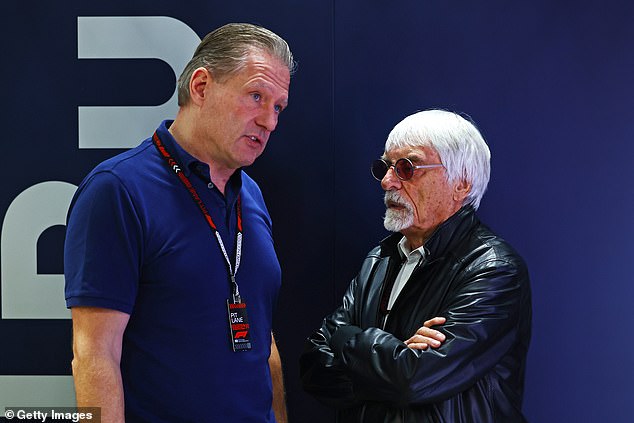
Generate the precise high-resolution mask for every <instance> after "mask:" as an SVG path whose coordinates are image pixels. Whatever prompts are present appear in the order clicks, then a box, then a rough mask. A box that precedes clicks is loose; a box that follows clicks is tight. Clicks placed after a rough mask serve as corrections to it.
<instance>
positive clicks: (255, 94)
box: [251, 93, 262, 101]
mask: <svg viewBox="0 0 634 423" xmlns="http://www.w3.org/2000/svg"><path fill="white" fill-rule="evenodd" d="M251 96H252V97H253V99H254V100H255V101H260V100H261V99H262V96H261V95H260V94H258V93H253V94H251Z"/></svg>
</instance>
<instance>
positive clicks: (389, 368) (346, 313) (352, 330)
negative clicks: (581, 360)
mask: <svg viewBox="0 0 634 423" xmlns="http://www.w3.org/2000/svg"><path fill="white" fill-rule="evenodd" d="M368 260H369V259H366V262H365V263H364V266H366V267H367V266H370V265H371V264H369V263H368ZM367 271H368V269H365V270H364V269H363V268H362V270H361V272H360V273H359V276H357V278H355V280H353V281H352V283H351V284H350V286H349V287H348V290H347V291H346V293H345V295H344V298H343V304H342V305H341V306H340V307H339V308H338V309H337V310H335V312H333V313H332V314H330V315H329V316H327V317H326V318H325V319H324V321H323V324H322V327H321V328H320V329H319V330H317V331H316V332H315V333H314V334H313V335H312V336H311V337H310V338H309V339H308V342H307V346H306V351H305V353H304V355H303V356H302V359H301V372H302V380H303V384H304V389H305V390H306V391H308V392H310V393H312V394H313V395H315V396H316V397H318V398H319V399H320V400H322V401H323V402H326V403H330V404H331V405H335V406H338V407H345V406H348V405H353V404H354V403H356V402H359V401H387V402H391V403H393V404H394V405H396V406H407V405H413V404H426V403H433V402H438V401H442V400H445V399H447V398H450V397H452V396H454V395H456V394H457V393H459V392H462V391H464V390H466V389H468V388H470V387H471V386H473V385H474V384H475V383H476V382H477V381H478V380H479V379H481V378H483V377H484V375H485V374H486V373H487V372H489V371H491V370H492V369H493V368H494V367H495V366H496V365H497V364H498V363H500V362H501V361H502V360H504V359H505V356H507V355H508V354H509V351H510V350H511V349H512V348H514V345H516V344H517V337H518V335H519V334H520V333H521V331H520V330H519V327H520V325H523V324H524V323H525V322H523V320H525V319H526V318H527V312H526V310H530V306H527V304H529V302H530V292H529V291H528V274H527V271H526V268H525V265H524V263H523V262H522V261H521V259H519V258H518V257H516V256H513V255H505V254H501V255H498V254H496V253H495V252H494V251H489V252H488V254H483V255H480V256H479V257H478V258H477V259H476V260H474V261H473V262H471V263H470V264H465V265H464V267H462V268H461V269H460V271H457V272H454V273H451V272H449V273H451V274H448V275H447V279H446V280H444V281H443V283H446V284H448V286H449V288H448V289H447V292H446V295H445V298H444V300H443V302H442V304H439V307H438V308H437V309H436V310H434V313H435V315H426V316H420V318H421V319H422V320H421V321H420V325H421V326H422V324H423V322H424V321H425V320H427V319H429V318H432V317H435V316H443V317H446V318H447V322H446V323H445V324H444V325H443V326H442V327H441V328H438V329H439V330H441V331H442V332H443V333H444V334H445V335H446V336H447V339H446V341H445V342H444V343H443V344H442V346H441V347H440V348H437V349H427V350H425V351H421V350H412V349H410V348H408V347H407V346H406V345H405V343H404V339H398V338H396V337H395V336H394V335H392V334H391V333H389V332H386V331H384V330H381V329H379V328H377V327H359V323H358V322H359V319H358V316H359V315H360V314H359V313H363V310H362V308H363V307H364V306H365V304H363V301H364V296H363V295H364V291H363V289H361V285H362V282H361V280H362V279H360V276H361V275H363V274H364V272H367ZM370 273H372V272H371V271H370ZM365 274H366V275H367V274H369V273H365ZM527 307H528V308H527ZM413 312H415V310H414V311H413ZM528 318H529V319H530V311H528ZM411 335H413V333H412V334H410V336H411Z"/></svg>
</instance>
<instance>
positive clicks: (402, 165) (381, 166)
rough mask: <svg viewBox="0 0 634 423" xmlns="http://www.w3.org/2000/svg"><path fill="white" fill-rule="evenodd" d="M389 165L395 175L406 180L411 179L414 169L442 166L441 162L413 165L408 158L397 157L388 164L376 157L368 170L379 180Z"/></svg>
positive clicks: (388, 168)
mask: <svg viewBox="0 0 634 423" xmlns="http://www.w3.org/2000/svg"><path fill="white" fill-rule="evenodd" d="M391 167H393V168H394V172H395V173H396V176H398V178H399V179H400V180H401V181H407V180H408V179H412V176H414V171H415V170H416V169H431V168H433V167H444V166H443V165H441V164H429V165H415V164H414V163H412V161H411V160H410V159H407V158H402V159H398V160H397V161H396V162H395V163H394V164H389V163H388V162H387V161H385V160H383V159H377V160H375V161H374V162H372V167H371V168H370V171H371V172H372V176H374V178H375V179H376V180H377V181H380V180H382V179H383V178H384V177H385V174H386V173H387V171H388V170H390V168H391Z"/></svg>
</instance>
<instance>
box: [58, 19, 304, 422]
mask: <svg viewBox="0 0 634 423" xmlns="http://www.w3.org/2000/svg"><path fill="white" fill-rule="evenodd" d="M294 66H295V63H294V61H293V57H292V54H291V52H290V50H289V48H288V45H287V43H286V42H285V41H284V40H283V39H281V38H280V37H279V36H277V35H276V34H274V33H272V32H271V31H269V30H267V29H264V28H261V27H258V26H254V25H249V24H229V25H225V26H223V27H221V28H219V29H217V30H215V31H213V32H211V33H210V34H208V35H207V36H206V37H205V38H204V39H203V41H202V42H201V44H200V45H199V47H198V49H197V50H196V52H195V53H194V56H193V58H192V60H191V61H190V62H189V64H188V65H187V67H186V68H185V70H184V71H183V74H182V75H181V76H180V78H179V80H178V90H179V91H178V101H179V106H180V109H179V112H178V114H177V116H176V118H175V120H174V121H173V122H172V121H164V122H163V123H162V124H161V125H160V126H159V127H158V129H157V130H156V132H155V133H154V134H153V135H152V136H151V137H149V138H148V139H146V140H145V141H143V142H142V143H141V144H140V145H139V146H138V147H136V148H134V149H131V150H129V151H127V152H125V153H123V154H120V155H118V156H116V157H114V158H112V159H110V160H107V161H105V162H103V163H101V164H100V165H98V166H97V167H96V168H95V169H94V170H93V171H92V172H91V173H90V174H89V175H88V176H87V177H86V179H85V180H84V181H83V182H82V183H81V185H80V187H79V189H78V190H77V193H76V194H75V197H74V199H73V202H72V204H71V211H70V213H69V217H68V229H67V235H66V246H65V270H66V290H65V292H66V302H67V306H68V307H70V308H71V309H72V318H73V353H74V358H73V376H74V380H75V390H76V395H77V404H78V406H92V407H101V410H102V421H103V422H111V421H117V422H119V421H124V419H125V420H127V421H128V422H137V421H138V422H141V421H143V422H179V421H195V422H232V421H236V422H237V421H240V422H276V421H277V422H285V421H286V410H285V405H284V391H283V385H282V374H281V363H280V360H279V354H278V352H277V348H276V346H275V340H274V338H273V336H272V331H271V330H272V312H273V308H274V305H275V303H276V300H277V294H278V290H279V287H280V281H281V272H280V267H279V263H278V260H277V257H276V254H275V250H274V247H273V239H272V234H271V220H270V217H269V215H268V212H267V209H266V206H265V204H264V200H263V198H262V194H261V192H260V189H259V188H258V186H257V184H256V183H255V182H254V181H253V180H252V179H251V178H250V177H249V176H248V175H246V174H245V173H244V171H242V170H241V168H242V167H244V166H248V165H250V164H252V163H253V162H254V161H255V159H256V158H257V157H258V156H259V155H260V154H261V153H262V152H263V150H264V148H265V147H266V144H267V141H268V138H269V135H270V134H271V132H273V130H274V129H275V127H276V125H277V122H278V117H279V113H280V112H281V111H282V110H283V109H284V108H285V107H286V105H287V102H288V92H289V84H290V75H291V73H292V72H293V70H294Z"/></svg>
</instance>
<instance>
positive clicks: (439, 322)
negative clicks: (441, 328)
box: [423, 317, 447, 328]
mask: <svg viewBox="0 0 634 423" xmlns="http://www.w3.org/2000/svg"><path fill="white" fill-rule="evenodd" d="M446 321H447V319H445V318H444V317H434V318H433V319H429V320H427V321H425V323H423V326H425V327H428V328H430V327H432V326H438V325H442V324H443V323H445V322H446Z"/></svg>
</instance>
